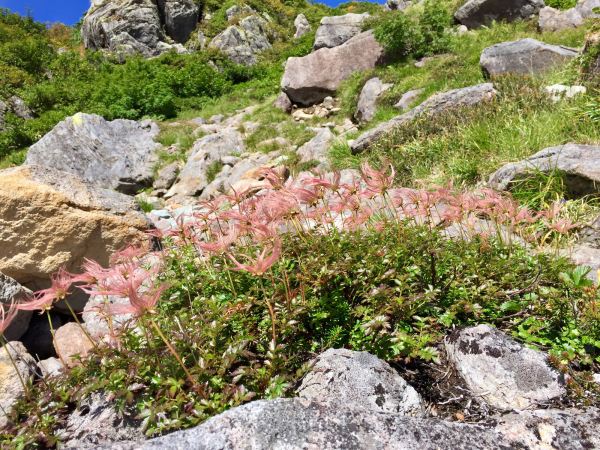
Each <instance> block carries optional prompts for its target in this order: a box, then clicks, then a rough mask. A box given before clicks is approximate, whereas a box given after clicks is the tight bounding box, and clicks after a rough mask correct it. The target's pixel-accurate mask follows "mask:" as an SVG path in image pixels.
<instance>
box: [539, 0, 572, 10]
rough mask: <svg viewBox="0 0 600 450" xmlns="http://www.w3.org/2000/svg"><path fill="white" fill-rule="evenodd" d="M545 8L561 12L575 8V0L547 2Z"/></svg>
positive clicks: (550, 0)
mask: <svg viewBox="0 0 600 450" xmlns="http://www.w3.org/2000/svg"><path fill="white" fill-rule="evenodd" d="M545 3H546V6H551V7H552V8H556V9H559V10H561V11H564V10H567V9H570V8H573V7H575V5H576V4H577V0H547V1H546V2H545Z"/></svg>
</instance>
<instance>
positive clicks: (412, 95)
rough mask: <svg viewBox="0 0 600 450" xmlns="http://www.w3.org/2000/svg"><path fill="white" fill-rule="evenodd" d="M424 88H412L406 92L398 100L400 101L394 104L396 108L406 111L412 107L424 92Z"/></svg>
mask: <svg viewBox="0 0 600 450" xmlns="http://www.w3.org/2000/svg"><path fill="white" fill-rule="evenodd" d="M423 91H424V89H412V90H410V91H407V92H405V93H404V94H402V97H400V100H398V103H396V104H395V105H394V108H398V109H399V110H400V111H406V110H408V109H410V107H411V106H412V104H413V103H414V102H415V100H416V99H417V98H418V97H419V95H421V94H422V93H423Z"/></svg>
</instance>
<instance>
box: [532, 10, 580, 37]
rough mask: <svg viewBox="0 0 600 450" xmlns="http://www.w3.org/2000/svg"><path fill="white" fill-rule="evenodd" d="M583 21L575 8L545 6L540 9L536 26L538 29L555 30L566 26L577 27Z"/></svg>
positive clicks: (563, 28)
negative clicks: (562, 9) (561, 8)
mask: <svg viewBox="0 0 600 450" xmlns="http://www.w3.org/2000/svg"><path fill="white" fill-rule="evenodd" d="M582 23H583V17H581V14H580V13H579V11H577V9H576V8H571V9H568V10H566V11H560V10H558V9H554V8H552V7H551V6H546V7H545V8H542V9H541V10H540V20H539V21H538V26H539V28H540V31H551V32H556V31H560V30H565V29H567V28H577V27H578V26H579V25H581V24H582Z"/></svg>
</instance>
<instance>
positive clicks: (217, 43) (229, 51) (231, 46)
mask: <svg viewBox="0 0 600 450" xmlns="http://www.w3.org/2000/svg"><path fill="white" fill-rule="evenodd" d="M209 47H210V48H216V49H218V50H221V51H222V52H223V53H225V54H226V55H227V56H229V59H230V60H231V61H233V62H234V63H236V64H246V65H248V66H252V65H254V64H256V61H257V58H256V55H255V54H254V52H253V51H252V48H251V47H250V43H249V42H248V39H247V38H246V32H245V31H244V30H242V29H240V28H237V27H235V26H230V27H228V28H227V29H226V30H225V31H223V32H222V33H221V34H219V35H217V36H215V38H214V39H213V40H212V41H211V42H210V44H209Z"/></svg>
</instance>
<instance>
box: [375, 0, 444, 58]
mask: <svg viewBox="0 0 600 450" xmlns="http://www.w3.org/2000/svg"><path fill="white" fill-rule="evenodd" d="M450 24H451V22H450V14H449V13H448V11H447V10H446V8H445V7H444V6H443V5H441V4H439V3H434V2H431V1H428V2H427V3H426V4H425V10H424V12H423V14H422V15H421V16H420V17H416V16H413V15H412V14H405V13H404V12H400V11H396V12H390V11H388V12H386V13H385V14H383V15H380V16H377V17H376V18H374V19H372V20H367V21H365V24H364V25H363V28H364V29H370V28H373V29H374V33H375V38H376V39H377V41H378V42H379V43H380V44H381V45H382V46H383V48H384V49H385V50H386V52H387V53H388V54H389V55H393V56H397V57H402V58H419V57H421V56H428V55H433V54H436V53H440V52H443V51H445V50H446V49H447V48H448V45H449V39H448V35H447V34H446V33H444V29H445V28H446V27H448V26H449V25H450Z"/></svg>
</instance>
